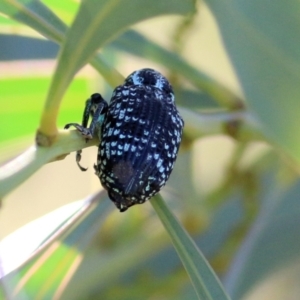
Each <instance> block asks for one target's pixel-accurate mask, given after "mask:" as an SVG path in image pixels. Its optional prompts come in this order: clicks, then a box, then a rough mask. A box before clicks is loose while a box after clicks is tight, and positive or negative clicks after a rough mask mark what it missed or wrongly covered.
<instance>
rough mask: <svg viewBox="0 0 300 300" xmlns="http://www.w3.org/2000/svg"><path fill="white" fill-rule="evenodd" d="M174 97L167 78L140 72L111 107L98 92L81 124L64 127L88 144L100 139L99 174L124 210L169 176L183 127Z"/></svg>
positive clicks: (145, 197)
mask: <svg viewBox="0 0 300 300" xmlns="http://www.w3.org/2000/svg"><path fill="white" fill-rule="evenodd" d="M174 98H175V97H174V93H173V89H172V86H171V85H170V83H169V82H168V80H167V79H166V78H165V77H164V76H162V75H161V74H160V73H159V72H157V71H155V70H152V69H142V70H139V71H135V72H133V73H132V74H131V75H129V76H128V77H127V78H126V80H125V82H124V84H123V85H120V86H118V87H117V88H116V89H115V90H114V92H113V94H112V98H111V101H110V104H109V105H108V104H107V102H106V101H105V100H104V99H103V98H102V96H101V95H100V94H93V95H92V96H91V98H90V99H89V100H87V102H86V106H85V110H84V114H83V120H82V125H79V124H77V123H69V124H67V125H66V126H65V129H68V128H69V127H70V126H75V127H76V129H77V130H78V131H79V132H80V133H81V134H82V136H83V137H84V138H85V139H86V140H88V139H91V138H93V136H94V135H98V137H99V140H100V144H99V149H98V158H97V164H95V165H94V168H95V171H96V175H97V176H98V177H99V179H100V181H101V184H102V185H103V187H104V188H105V189H106V190H107V191H108V195H109V198H110V199H111V200H112V201H113V202H114V203H115V205H116V206H117V208H118V209H119V210H120V211H121V212H123V211H125V210H127V208H128V207H130V206H132V205H135V204H140V203H144V202H145V201H146V200H148V199H150V198H151V197H152V196H154V195H155V194H157V193H158V192H159V191H160V189H161V188H162V187H163V186H164V185H165V184H166V181H167V180H168V178H169V176H170V174H171V171H172V169H173V166H174V163H175V160H176V157H177V153H178V149H179V146H180V142H181V136H182V129H183V124H184V122H183V120H182V118H181V117H180V115H179V113H178V110H177V108H176V106H175V102H174ZM90 116H91V118H92V121H91V123H90V126H89V127H87V125H88V120H89V117H90ZM80 159H81V150H80V151H77V155H76V161H77V164H78V166H79V167H80V169H81V170H82V171H85V170H86V169H85V168H83V167H81V166H80V164H79V162H80Z"/></svg>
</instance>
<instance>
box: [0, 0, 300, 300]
mask: <svg viewBox="0 0 300 300" xmlns="http://www.w3.org/2000/svg"><path fill="white" fill-rule="evenodd" d="M205 2H206V4H207V5H208V7H209V8H210V9H211V11H212V13H213V15H214V17H215V19H216V21H217V23H218V25H219V29H220V32H221V35H222V38H223V41H224V44H225V48H226V51H227V53H228V56H229V57H230V59H231V62H232V64H233V66H234V70H235V72H236V74H237V76H238V80H239V84H240V86H241V88H242V92H243V97H240V96H238V95H236V94H235V93H234V92H232V91H231V90H230V89H229V88H227V87H226V86H224V85H223V84H221V83H219V82H218V81H217V80H215V79H214V78H211V77H210V76H209V75H208V74H206V73H205V72H204V71H202V70H199V69H198V68H196V67H195V66H193V65H191V64H190V63H188V62H187V60H186V59H185V56H184V54H183V53H184V50H185V43H186V41H188V39H189V38H195V33H193V34H192V33H191V32H192V31H193V28H194V26H195V20H196V18H198V17H199V12H196V11H195V9H194V5H195V6H196V7H197V8H198V10H199V11H201V6H200V4H199V3H197V2H194V1H179V0H178V1H174V3H173V4H170V3H169V5H167V4H166V5H164V2H160V1H152V2H151V3H150V2H148V3H147V4H145V1H140V0H131V1H128V2H125V1H123V2H122V3H121V2H118V1H92V0H85V1H82V3H81V4H78V3H77V2H76V1H72V0H66V1H63V2H62V1H48V0H44V1H42V2H40V1H37V0H28V1H21V0H20V1H9V0H0V12H2V14H3V15H1V16H0V33H2V34H16V33H17V34H19V35H22V36H25V37H27V36H28V37H29V36H30V37H31V36H33V35H34V36H35V37H39V38H41V35H42V36H43V37H44V38H47V39H50V40H52V41H54V42H56V43H58V44H60V46H61V50H60V53H59V54H58V59H57V65H56V69H55V70H54V71H49V72H48V73H47V74H46V75H45V73H44V70H43V68H40V69H38V70H37V71H36V74H30V72H28V73H29V74H27V72H26V71H25V72H24V71H22V72H20V74H18V76H16V75H15V74H14V75H13V76H11V75H10V74H7V75H6V74H4V73H3V74H1V77H0V117H1V118H0V126H1V128H2V130H1V131H0V146H1V148H2V150H1V149H0V153H1V154H3V153H4V150H3V149H4V148H5V151H6V152H9V151H10V150H7V149H8V148H7V146H9V145H10V144H11V143H12V142H14V143H16V142H18V141H21V140H22V138H24V136H27V135H30V136H31V137H32V138H33V136H34V134H35V132H36V131H37V129H39V133H40V134H41V135H40V136H39V138H40V140H41V141H42V142H41V143H42V144H43V143H45V144H44V145H48V146H49V145H51V144H52V145H51V147H45V148H42V147H38V149H37V152H34V155H33V157H35V155H36V157H35V158H33V160H34V163H33V162H32V157H27V156H26V153H25V154H24V156H23V160H24V164H25V165H26V163H27V165H26V167H24V169H22V166H21V167H20V166H18V167H16V164H15V165H14V164H12V165H10V166H9V168H8V167H7V166H4V167H2V168H0V194H1V196H2V197H4V196H5V195H6V194H7V193H8V192H10V191H11V190H13V189H15V188H16V187H17V186H19V185H20V184H21V183H22V182H23V181H24V180H26V179H27V178H28V177H29V176H31V175H32V174H33V173H34V172H36V171H37V170H38V169H39V168H40V167H41V166H42V165H44V164H45V163H46V162H48V161H50V160H55V159H57V157H58V156H60V155H64V154H66V153H67V152H69V151H75V150H77V149H80V148H82V147H86V146H88V145H84V144H83V142H82V141H78V137H77V136H76V134H74V133H70V134H69V133H61V132H60V131H57V127H58V128H61V127H62V126H63V125H64V124H65V123H67V122H69V121H70V120H74V119H76V118H78V116H81V112H82V106H83V100H85V99H86V98H87V97H88V95H89V94H90V90H91V89H92V91H93V92H94V90H95V87H94V86H96V89H98V90H101V93H102V94H106V95H109V94H110V93H111V89H112V88H114V87H115V85H117V84H118V83H120V82H121V80H122V78H123V75H122V74H120V73H119V71H120V70H119V67H118V66H119V63H120V62H121V59H122V57H123V58H124V56H125V57H128V58H129V57H131V58H132V57H134V58H135V57H137V58H143V59H144V61H149V62H151V63H153V62H155V63H156V64H157V65H159V67H161V68H162V69H163V70H164V71H165V72H166V75H169V76H168V78H169V79H170V81H171V82H172V84H173V86H174V88H175V91H176V101H177V104H179V106H180V110H181V112H182V114H183V116H184V119H185V131H184V140H183V143H182V146H181V152H180V154H179V156H178V160H177V163H176V166H175V169H174V172H173V174H172V176H171V178H170V180H169V182H168V184H167V186H166V187H165V188H164V189H163V190H162V193H161V195H162V196H163V198H164V199H165V200H166V202H167V204H168V206H169V207H170V208H171V210H172V211H173V212H174V214H175V215H176V217H177V219H179V221H180V223H181V224H182V225H183V226H184V227H185V228H186V230H187V231H188V232H189V234H191V235H192V236H193V239H194V241H195V243H196V245H197V246H198V247H199V249H201V252H202V253H203V254H204V255H205V257H206V258H207V259H208V260H209V261H210V264H211V266H212V267H213V269H214V270H215V271H216V272H217V274H218V275H219V276H220V278H221V279H222V282H223V284H224V286H225V290H226V291H227V292H228V294H229V295H230V296H231V297H232V299H242V298H243V297H246V296H247V294H249V293H250V292H251V291H252V289H254V288H255V287H256V286H257V285H259V284H261V283H262V282H264V281H265V280H267V279H268V278H269V277H270V276H271V275H272V274H273V273H274V272H279V271H280V270H282V269H285V268H287V267H289V266H292V265H298V262H299V258H300V257H299V253H300V243H299V239H298V231H299V227H300V223H299V220H300V205H299V198H300V197H299V193H300V181H299V161H300V140H299V138H298V135H299V134H298V132H299V128H300V121H299V120H300V118H299V111H300V110H299V96H300V88H299V80H300V73H299V72H300V65H299V64H300V52H299V51H298V49H299V41H300V29H299V28H300V26H299V25H300V24H299V18H298V15H297V13H296V11H299V9H300V4H299V3H298V2H297V1H296V0H291V1H289V2H282V1H281V2H280V1H279V0H276V1H273V3H270V2H269V1H267V0H256V1H251V3H250V2H249V1H223V2H220V1H216V0H206V1H205ZM142 5H148V6H147V9H142V8H141V7H142ZM137 11H138V12H141V13H140V14H139V13H137ZM169 14H180V15H183V17H181V18H178V19H177V20H176V21H175V22H174V30H173V34H172V36H170V37H169V41H168V42H169V45H170V47H169V48H166V47H165V46H162V45H160V44H159V43H157V42H154V41H153V40H151V39H150V38H148V37H146V36H145V35H143V34H141V33H138V32H137V31H134V30H133V29H132V28H131V26H132V25H134V24H135V23H136V22H139V21H143V20H146V19H148V18H151V17H154V16H158V15H169ZM125 15H126V17H124V16H125ZM7 16H8V17H10V18H6V17H7ZM278 16H280V20H282V21H281V22H278ZM123 17H124V18H123ZM116 20H117V21H116ZM24 24H25V25H24ZM27 26H29V27H30V28H31V29H29V27H27ZM67 26H70V29H68V27H67ZM100 47H101V53H99V52H97V51H98V49H99V48H100ZM88 62H89V63H90V64H91V65H92V67H93V68H95V69H96V71H97V74H99V75H100V76H99V77H97V76H98V75H96V72H95V73H94V74H92V75H90V74H89V75H86V73H85V72H82V73H80V75H79V76H77V77H76V78H75V79H73V77H74V75H75V73H76V72H77V71H78V70H79V69H80V68H81V67H82V66H84V65H85V64H86V63H88ZM0 63H3V65H4V64H5V63H4V62H0ZM5 75H6V76H5ZM125 75H127V74H125ZM93 79H97V80H98V81H99V83H97V84H94V83H93ZM93 85H94V86H93ZM109 85H110V87H109ZM45 99H46V100H45ZM3 129H5V130H3ZM53 134H54V136H56V139H54V140H52V138H53V137H52V135H53ZM215 135H218V136H222V138H221V142H220V143H217V144H216V145H217V146H216V148H215V149H214V151H216V153H220V156H221V153H223V152H228V153H229V157H228V158H227V160H226V161H225V163H224V159H221V158H220V159H219V157H218V154H216V155H214V156H212V157H213V160H211V161H209V162H207V161H205V159H204V158H203V157H201V149H202V148H203V147H205V146H204V141H205V140H206V141H207V140H208V141H209V140H210V139H211V140H213V138H214V136H215ZM224 136H226V138H224ZM204 137H205V138H204ZM47 139H49V140H47ZM45 141H46V142H45ZM96 142H97V141H95V142H94V143H93V145H95V144H96ZM14 145H15V144H14ZM4 146H5V147H4ZM229 148H230V150H229V151H228V149H229ZM210 151H211V150H207V152H210ZM3 155H4V154H3ZM31 155H32V153H31ZM12 162H14V161H12ZM16 162H17V160H16ZM22 163H23V161H22ZM206 164H211V165H212V166H211V168H210V169H212V168H213V166H214V165H215V164H223V165H222V167H218V168H217V172H218V171H220V172H222V174H221V175H220V174H218V176H217V175H216V174H217V172H214V173H213V174H208V172H207V171H208V170H209V169H208V168H207V167H205V165H206ZM24 170H25V171H24ZM13 171H14V172H13ZM205 172H207V173H205ZM10 174H12V175H11V177H10ZM219 175H220V176H219ZM1 181H2V182H1ZM74 200H77V199H74ZM23 201H30V199H23ZM151 203H152V205H153V206H154V208H155V211H156V213H155V212H154V211H153V210H151V209H149V207H147V206H146V205H142V206H136V207H134V208H132V209H130V210H129V211H128V212H126V213H125V214H122V215H120V214H119V213H117V212H111V211H110V208H111V207H112V205H111V204H110V203H109V201H108V199H107V197H106V196H105V193H102V192H100V193H99V194H96V195H94V196H92V197H91V199H89V200H86V201H84V202H82V204H81V205H80V207H79V208H78V209H77V210H76V211H75V212H73V214H71V215H69V216H68V217H66V218H65V219H64V220H63V221H61V222H60V223H59V224H56V227H53V232H52V233H51V234H50V235H48V234H45V236H44V241H43V242H41V247H40V248H39V249H38V251H37V252H35V254H33V255H32V256H30V257H27V260H26V261H25V262H24V263H23V264H22V265H20V266H19V267H18V268H14V270H10V271H9V272H5V275H6V276H5V277H3V276H1V277H3V278H2V279H1V281H2V286H1V287H2V289H1V293H2V294H1V295H0V298H1V299H6V298H7V299H11V298H15V297H16V298H17V299H29V298H30V299H33V298H34V299H46V298H53V299H146V298H147V299H150V298H151V299H199V298H200V299H202V298H201V297H199V294H201V292H202V290H201V289H202V287H201V284H202V283H201V281H202V280H203V282H204V287H206V288H207V290H208V292H207V295H209V296H207V297H208V298H205V297H204V298H203V299H218V300H220V299H226V298H225V297H226V296H224V298H222V297H223V295H222V296H220V297H218V296H216V294H214V293H215V291H216V289H218V288H219V285H218V283H217V280H216V279H215V278H214V279H213V280H212V281H211V280H210V276H211V274H213V273H211V271H210V270H208V269H209V266H208V267H207V268H208V269H207V270H206V269H205V268H206V266H207V265H206V264H204V265H203V266H204V267H199V265H201V264H202V263H204V262H205V259H203V260H202V258H200V257H201V253H200V252H197V251H198V250H197V247H194V246H195V244H193V242H192V240H191V239H190V238H189V235H187V234H186V233H185V232H184V230H183V231H182V232H181V229H182V228H181V227H180V225H179V227H177V225H178V224H177V223H176V219H172V218H173V217H172V215H170V216H169V217H167V216H166V215H167V213H168V209H167V208H166V209H165V210H163V212H164V213H162V215H160V213H159V208H161V207H163V204H159V203H160V200H159V198H156V199H155V198H154V199H153V200H151ZM160 205H161V206H160ZM164 214H165V215H164ZM157 216H159V217H160V218H161V220H162V221H163V220H164V218H165V221H166V222H167V220H169V221H170V220H173V221H171V222H170V224H169V225H166V229H167V231H169V233H170V231H173V233H172V232H171V233H170V237H171V239H172V241H173V243H174V245H176V235H178V240H179V242H178V244H179V246H178V245H177V246H175V248H176V250H177V252H178V253H179V256H180V258H181V259H182V262H183V264H184V266H185V267H186V268H187V270H188V269H189V268H190V270H188V273H189V276H190V277H191V278H192V283H193V285H194V288H195V291H196V292H195V291H194V290H193V287H192V284H191V281H190V280H189V277H188V276H187V274H186V272H185V271H184V269H183V268H182V265H181V263H180V260H179V259H178V256H177V254H176V251H174V248H173V247H172V246H171V245H172V244H171V241H170V240H169V237H168V235H167V234H166V232H165V231H164V230H163V227H162V226H161V224H160V222H159V220H158V218H157ZM53 220H54V219H53ZM163 222H164V221H163ZM38 224H39V223H38V222H37V225H36V226H39V225H38ZM25 234H26V233H25ZM27 235H28V239H29V240H30V238H31V239H32V233H31V232H30V233H28V232H27ZM15 239H16V240H17V239H18V238H17V235H16V237H15ZM183 240H185V242H183ZM180 243H183V244H184V245H183V246H184V247H185V248H184V250H183V253H180V251H179V250H178V249H179V248H180V246H182V244H180ZM20 249H22V245H20ZM187 250H189V251H187ZM184 251H186V252H185V253H184ZM193 251H195V252H193ZM188 252H189V255H186V254H187V253H188ZM191 253H193V255H194V254H195V256H193V255H191ZM185 255H186V257H185V258H184V256H185ZM198 255H199V256H198ZM185 259H186V260H185ZM189 263H191V265H190V266H187V265H189ZM195 266H196V267H195ZM193 267H194V268H195V269H196V271H195V273H193V270H192V269H193ZM3 272H4V271H3ZM191 274H192V275H191ZM2 275H4V274H2ZM193 276H194V278H193ZM201 276H203V277H201ZM197 280H198V283H197ZM195 282H196V283H195ZM197 287H198V290H197ZM211 291H213V292H211ZM220 291H221V293H222V290H221V289H220ZM197 295H198V296H197ZM209 297H210V298H209ZM264 299H267V296H266V297H265V298H264ZM272 299H273V298H272Z"/></svg>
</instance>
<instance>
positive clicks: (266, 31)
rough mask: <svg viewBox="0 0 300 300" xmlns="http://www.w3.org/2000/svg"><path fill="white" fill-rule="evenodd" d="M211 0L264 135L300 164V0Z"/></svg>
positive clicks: (211, 6) (208, 0) (245, 91)
mask: <svg viewBox="0 0 300 300" xmlns="http://www.w3.org/2000/svg"><path fill="white" fill-rule="evenodd" d="M205 1H206V2H207V4H208V5H209V7H210V8H211V10H212V12H213V14H214V16H215V18H216V20H217V22H218V25H219V28H220V31H221V34H222V37H223V40H224V43H225V46H226V50H227V52H228V54H229V56H230V59H231V61H232V63H233V66H234V68H235V70H236V73H237V75H238V79H239V81H240V84H241V86H242V88H243V91H244V94H245V96H246V99H247V101H248V104H249V107H250V109H251V110H252V111H253V112H254V114H255V115H256V116H257V117H258V119H259V122H261V124H262V130H263V132H264V134H265V135H266V136H267V137H269V138H270V139H272V140H273V141H274V142H275V143H277V144H279V145H280V146H281V147H282V148H283V149H284V150H285V151H286V152H287V153H288V154H289V155H290V156H291V157H292V158H293V159H294V160H295V161H297V162H298V163H300V139H299V128H300V118H299V108H300V106H299V99H300V88H299V82H300V51H299V49H300V18H299V11H300V2H299V1H298V0H290V1H281V0H274V1H269V0H253V1H247V0H242V1H237V0H232V1H229V0H224V1H219V0H205ZM279 20H280V21H279Z"/></svg>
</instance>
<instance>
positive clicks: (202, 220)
mask: <svg viewBox="0 0 300 300" xmlns="http://www.w3.org/2000/svg"><path fill="white" fill-rule="evenodd" d="M43 2H44V3H46V4H47V3H48V2H49V3H50V1H43ZM212 2H213V1H212ZM65 3H66V5H65V6H64V5H63V2H62V1H55V3H54V2H53V3H52V4H51V5H53V8H55V9H56V13H57V14H58V15H59V16H60V17H62V18H63V20H65V21H66V22H67V23H71V20H72V18H73V16H74V13H75V11H76V9H77V6H76V4H74V3H73V2H72V1H66V2H65ZM184 22H185V21H184V20H183V19H182V17H178V16H166V17H158V18H155V19H151V20H146V21H144V22H142V23H139V24H138V25H135V26H134V27H133V29H135V30H136V31H138V32H139V33H141V34H143V35H144V36H145V37H148V38H149V39H150V40H152V41H154V42H156V43H157V44H159V45H161V46H163V47H165V48H166V49H170V50H172V51H174V52H177V53H179V54H180V55H181V56H182V57H183V58H184V59H185V60H186V61H187V62H189V63H190V64H191V65H192V66H193V67H195V68H196V69H200V70H201V71H203V72H204V73H206V74H208V75H210V76H211V77H213V78H214V79H216V80H217V81H218V82H220V83H222V84H224V85H225V86H226V87H228V88H229V89H230V90H231V91H233V92H234V93H235V94H236V95H238V96H239V97H241V98H244V94H243V89H242V87H241V86H240V85H239V77H238V76H237V75H236V73H235V71H234V68H233V66H232V65H231V63H230V60H229V58H228V56H227V54H226V52H225V49H224V46H223V43H222V40H221V37H220V33H219V30H218V28H217V24H216V22H215V20H214V18H213V16H212V14H211V12H210V11H209V9H208V8H207V6H206V5H205V4H201V5H199V11H198V13H197V15H196V16H194V18H193V20H192V22H191V23H190V24H188V25H185V23H184ZM185 26H186V27H185ZM0 29H1V32H0V33H1V35H0V163H5V162H7V161H9V160H10V159H12V158H14V157H16V156H17V155H18V154H20V153H22V151H24V150H25V149H27V148H28V147H29V146H31V145H32V144H33V143H34V136H35V132H36V130H37V128H38V124H39V120H40V114H41V110H42V108H43V105H44V101H45V98H46V95H47V92H48V89H49V85H50V80H51V76H52V74H53V71H54V68H55V64H56V56H57V52H58V47H57V46H56V45H55V44H54V43H52V42H49V41H46V40H43V39H41V38H40V37H39V38H37V36H36V35H37V34H36V33H35V32H34V31H33V30H31V29H29V28H27V27H25V26H23V25H20V24H19V23H16V22H14V21H11V20H8V19H6V18H4V17H3V16H1V15H0ZM181 30H183V33H182V32H181V33H180V31H181ZM178 36H179V37H180V38H179V39H178ZM101 52H102V54H103V56H104V57H105V58H106V60H107V61H109V62H110V64H111V65H114V66H115V68H116V69H117V70H118V71H119V72H120V73H121V74H122V75H124V76H127V75H128V74H130V73H131V72H132V71H134V70H137V69H139V68H144V67H150V68H155V69H157V70H160V71H161V72H162V73H163V74H164V75H166V76H167V77H170V80H171V81H172V84H173V85H174V86H175V87H177V88H178V86H179V87H180V86H181V85H182V86H184V87H186V88H187V89H188V90H189V91H190V92H193V91H195V88H194V87H191V84H190V83H189V82H186V81H185V80H184V78H179V79H178V76H177V75H178V74H172V73H171V72H170V71H169V70H168V69H166V68H165V67H164V66H162V65H160V64H158V63H155V62H153V61H151V60H149V59H147V58H140V57H137V56H134V55H133V54H129V53H126V52H125V51H121V50H120V49H118V47H116V45H114V46H113V45H107V46H106V47H105V48H104V49H102V51H101ZM173 75H174V76H173ZM95 92H100V93H101V94H103V95H105V97H104V98H106V99H109V97H110V95H111V92H112V89H111V87H109V86H108V84H107V83H106V82H105V81H104V79H103V78H102V77H101V76H100V75H99V74H98V73H97V72H96V71H95V70H94V69H93V68H92V67H91V66H85V67H84V68H83V69H82V70H81V71H80V72H79V73H78V74H77V75H76V78H75V80H74V81H73V82H72V84H71V85H70V87H69V89H68V91H67V93H66V94H65V96H64V101H63V103H62V106H61V110H60V114H59V119H58V124H59V128H63V126H64V125H65V124H66V123H68V122H75V121H76V122H80V121H81V115H82V111H83V107H84V103H85V100H86V99H87V98H88V97H89V95H90V94H92V93H95ZM182 95H183V94H182ZM182 95H179V96H178V98H177V101H178V103H180V105H182V106H183V107H184V106H185V105H184V103H185V100H186V99H185V98H184V96H182ZM208 103H209V105H208V104H207V103H205V101H203V102H201V101H199V103H198V104H197V105H198V110H199V111H202V112H207V111H208V109H207V108H208V107H209V111H212V112H213V111H214V107H213V105H212V104H211V102H208ZM295 110H296V111H298V112H299V111H300V110H299V107H296V108H295ZM270 113H272V111H271V112H270ZM185 121H186V122H188V120H185ZM96 153H97V148H96V147H90V148H87V149H85V150H84V151H83V160H82V165H83V166H88V167H89V169H88V171H87V172H80V170H79V169H78V167H77V165H76V163H75V154H74V153H71V154H70V155H68V156H67V157H66V159H64V160H62V161H56V162H53V163H48V164H47V165H45V166H43V167H42V168H41V169H40V170H39V171H38V172H36V173H35V174H34V175H33V176H31V177H30V178H28V180H27V181H26V182H24V183H23V184H22V185H21V186H19V187H18V188H17V189H15V190H14V191H13V192H11V193H10V194H9V195H8V196H7V198H6V199H5V201H4V202H3V203H2V207H1V215H0V216H1V217H0V236H1V238H5V237H7V236H8V235H9V234H11V233H12V232H14V231H15V230H17V229H18V228H20V227H21V226H23V225H25V224H28V223H29V222H31V221H32V220H35V219H37V218H39V217H42V216H44V215H45V214H47V213H49V212H51V211H53V210H55V209H57V208H59V207H61V206H63V205H65V204H68V203H72V202H74V201H76V200H79V199H83V198H85V197H86V196H88V195H90V194H92V193H95V192H97V191H98V190H99V189H101V185H100V183H99V179H98V178H97V177H96V176H95V175H94V172H93V168H92V166H93V164H94V162H95V161H96V155H97V154H96ZM295 169H297V167H296V166H295V165H293V163H291V162H290V159H289V158H287V156H286V155H285V154H283V153H282V152H281V151H280V149H277V148H274V147H273V146H272V145H271V146H270V144H268V143H266V142H264V141H261V140H257V141H252V142H243V141H237V140H235V139H234V138H233V137H229V136H228V135H225V134H222V133H221V132H220V133H219V134H215V135H211V136H205V137H203V138H201V139H198V140H195V141H193V142H192V143H189V141H185V144H184V145H183V146H182V147H181V152H180V155H179V157H178V161H177V163H176V166H175V169H174V172H173V174H172V176H171V178H170V181H169V182H168V184H167V186H166V187H165V188H164V189H163V191H162V195H163V196H164V198H165V199H166V200H167V201H168V203H169V204H170V206H171V207H172V209H173V210H174V211H175V213H176V215H177V216H178V218H179V219H180V220H181V222H182V223H183V225H184V226H185V227H186V229H187V230H188V231H189V233H190V234H192V235H193V237H194V238H195V241H196V243H197V245H198V246H199V247H200V249H201V250H202V251H203V253H204V254H205V255H206V257H207V258H208V259H209V260H210V262H211V264H212V266H213V268H214V269H215V270H216V272H218V274H219V275H220V277H221V278H222V280H223V281H224V284H225V288H226V289H228V290H229V292H230V294H233V295H234V296H233V299H244V300H253V299H256V300H258V299H264V300H266V299H272V300H274V299H275V300H276V299H287V300H293V299H295V300H296V299H298V298H299V285H298V284H297V282H298V281H299V278H300V264H299V259H300V256H299V253H300V242H299V228H300V226H299V225H300V221H299V220H300V219H299V217H300V205H299V203H298V202H299V198H300V197H299V193H300V183H299V178H298V174H297V172H295ZM296 171H297V170H296ZM170 200H172V201H170ZM109 205H112V204H109ZM50 222H51V219H50ZM31 230H33V229H31ZM34 230H37V231H43V230H44V229H43V228H42V227H40V226H37V227H36V228H35V229H34ZM156 230H157V232H158V234H157V235H159V234H161V237H160V239H161V240H163V241H164V242H161V244H162V246H161V247H159V246H157V247H158V249H156V247H154V246H153V253H151V254H147V256H145V260H141V261H139V262H138V263H137V264H134V263H132V265H131V266H129V267H128V268H127V269H126V268H125V267H124V269H126V270H124V272H123V269H122V272H121V271H120V278H116V282H117V284H116V283H115V282H114V281H113V280H111V281H108V283H107V286H106V287H101V288H102V289H101V298H99V299H195V294H194V292H193V290H192V288H191V286H190V283H189V281H188V278H187V276H186V274H185V272H184V270H183V268H182V267H181V264H180V261H179V259H178V258H177V256H176V253H175V251H174V250H173V249H172V247H171V246H170V245H169V244H168V243H167V242H166V240H167V239H168V237H167V236H166V235H164V234H163V233H161V232H160V231H159V229H157V223H156V220H155V218H154V217H153V210H152V207H151V205H150V203H145V204H144V205H142V206H135V207H133V208H131V209H130V211H128V213H127V212H126V214H120V213H119V212H117V211H116V210H114V211H113V212H112V213H111V214H110V215H109V217H108V218H107V220H106V221H105V223H104V226H103V228H101V230H100V234H99V240H97V243H99V244H97V243H96V247H99V248H101V251H103V253H102V255H103V257H104V255H106V254H107V253H109V252H112V254H111V257H108V261H111V263H112V264H113V263H114V257H113V255H115V257H117V256H118V255H119V252H121V251H122V247H124V248H125V249H126V251H129V250H128V248H129V249H130V245H132V246H133V247H134V246H135V245H136V244H135V243H137V241H139V239H140V238H141V237H142V236H145V235H147V234H149V236H150V237H152V235H155V233H156ZM35 234H37V233H35V231H33V233H32V235H35ZM154 241H155V240H154ZM130 243H132V244H130ZM124 245H126V246H127V248H126V247H125V246H124ZM0 251H1V249H0ZM118 251H119V252H118ZM107 255H108V254H107ZM108 256H109V255H108ZM91 261H92V259H91ZM103 261H105V258H103ZM87 266H89V264H87ZM87 270H88V267H87ZM87 270H86V272H88V271H87ZM78 276H79V278H80V279H82V278H81V277H80V276H83V275H78ZM75 280H76V278H75ZM77 280H78V279H77ZM116 286H117V288H116ZM175 287H176V289H175ZM99 289H100V287H99ZM178 290H180V293H178ZM94 292H95V291H94ZM95 293H96V292H95ZM92 295H93V293H92Z"/></svg>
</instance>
